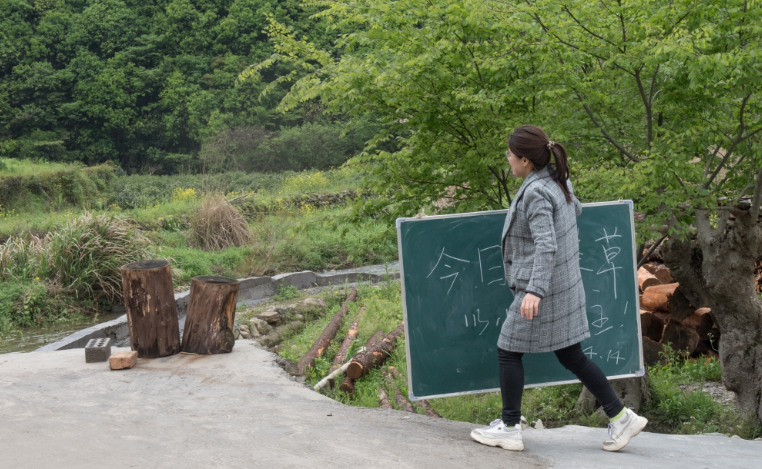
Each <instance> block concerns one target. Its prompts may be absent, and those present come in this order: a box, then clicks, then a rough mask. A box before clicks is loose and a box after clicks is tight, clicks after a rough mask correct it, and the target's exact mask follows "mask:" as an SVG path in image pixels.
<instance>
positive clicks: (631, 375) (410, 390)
mask: <svg viewBox="0 0 762 469" xmlns="http://www.w3.org/2000/svg"><path fill="white" fill-rule="evenodd" d="M621 204H627V206H628V208H629V220H628V221H629V222H630V235H631V239H632V265H633V271H632V275H633V282H634V284H635V285H636V290H635V295H634V296H635V298H634V302H635V311H636V314H635V316H636V320H637V344H638V347H639V350H638V362H639V369H638V371H637V372H635V373H629V374H618V375H613V376H609V375H607V378H608V379H609V380H614V379H624V378H634V377H640V376H643V375H645V366H644V359H643V339H642V328H641V323H640V295H639V294H638V291H637V256H636V238H635V222H634V204H633V202H632V201H631V200H619V201H612V202H595V203H587V204H582V208H583V210H584V208H585V207H600V206H611V205H621ZM508 212H509V210H491V211H481V212H469V213H459V214H449V215H433V216H426V217H422V218H398V219H397V220H396V223H395V225H396V228H397V247H398V252H399V260H400V261H399V263H400V283H401V287H402V309H403V315H404V321H405V338H406V340H405V353H406V358H407V363H408V366H407V374H408V397H409V398H410V400H411V401H417V400H421V399H433V398H438V397H451V396H463V395H468V394H481V393H486V392H496V391H500V388H491V389H478V390H469V391H461V392H453V393H444V394H432V395H418V396H416V395H415V394H414V392H413V389H414V387H413V374H412V373H413V372H412V368H413V367H412V366H411V363H412V362H411V353H410V341H409V340H407V338H408V337H410V331H409V325H410V321H409V320H408V307H407V302H406V299H407V296H406V289H405V271H404V264H405V263H404V259H403V245H402V231H401V228H402V223H404V222H416V221H424V220H432V219H447V218H463V217H474V216H480V215H486V214H500V213H505V214H507V213H508ZM573 383H579V380H577V379H570V380H560V381H552V382H544V383H534V384H527V385H525V386H524V387H525V388H532V387H544V386H555V385H563V384H573Z"/></svg>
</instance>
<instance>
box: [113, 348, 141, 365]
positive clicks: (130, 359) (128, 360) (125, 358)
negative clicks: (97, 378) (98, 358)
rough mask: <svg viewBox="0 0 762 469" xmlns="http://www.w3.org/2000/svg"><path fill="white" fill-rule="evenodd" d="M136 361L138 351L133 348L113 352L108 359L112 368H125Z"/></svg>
mask: <svg viewBox="0 0 762 469" xmlns="http://www.w3.org/2000/svg"><path fill="white" fill-rule="evenodd" d="M137 362H138V352H137V351H135V350H130V351H125V352H115V353H113V354H112V355H111V356H110V357H109V359H108V364H109V367H111V369H112V370H127V369H130V368H132V367H133V366H135V364H136V363H137Z"/></svg>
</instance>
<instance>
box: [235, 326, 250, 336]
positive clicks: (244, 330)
mask: <svg viewBox="0 0 762 469" xmlns="http://www.w3.org/2000/svg"><path fill="white" fill-rule="evenodd" d="M238 329H239V330H240V331H241V332H246V333H247V334H248V333H249V326H247V325H246V324H241V325H240V326H238Z"/></svg>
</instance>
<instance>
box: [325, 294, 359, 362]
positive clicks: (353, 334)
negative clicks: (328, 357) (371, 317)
mask: <svg viewBox="0 0 762 469" xmlns="http://www.w3.org/2000/svg"><path fill="white" fill-rule="evenodd" d="M364 314H365V306H363V307H362V308H360V314H358V315H357V317H356V318H355V320H354V321H352V325H350V326H349V330H348V331H347V335H346V337H344V341H343V342H342V343H341V347H339V351H338V352H337V353H336V356H335V357H334V358H333V363H332V364H331V369H330V371H333V370H336V369H338V368H341V365H343V364H344V362H345V361H346V359H347V352H348V351H349V347H351V346H352V342H354V341H355V339H357V335H358V334H359V330H358V327H359V326H360V320H361V319H362V317H363V315H364Z"/></svg>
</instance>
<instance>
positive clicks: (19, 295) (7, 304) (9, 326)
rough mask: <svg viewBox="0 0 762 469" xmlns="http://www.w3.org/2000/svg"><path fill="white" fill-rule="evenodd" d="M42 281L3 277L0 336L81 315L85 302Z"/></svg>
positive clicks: (0, 300) (0, 282)
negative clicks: (59, 292)
mask: <svg viewBox="0 0 762 469" xmlns="http://www.w3.org/2000/svg"><path fill="white" fill-rule="evenodd" d="M75 302H76V301H75V300H74V299H73V298H71V297H67V296H65V295H61V294H58V293H57V292H56V291H55V289H54V288H50V285H49V284H46V283H44V282H40V281H9V282H3V281H0V336H3V335H5V334H7V333H9V332H11V331H13V330H16V329H19V328H28V327H33V326H44V325H47V324H50V323H52V322H55V321H60V320H66V319H69V318H72V317H77V316H79V315H80V313H79V311H81V310H83V309H85V308H84V307H83V305H82V304H80V305H74V303H75Z"/></svg>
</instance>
